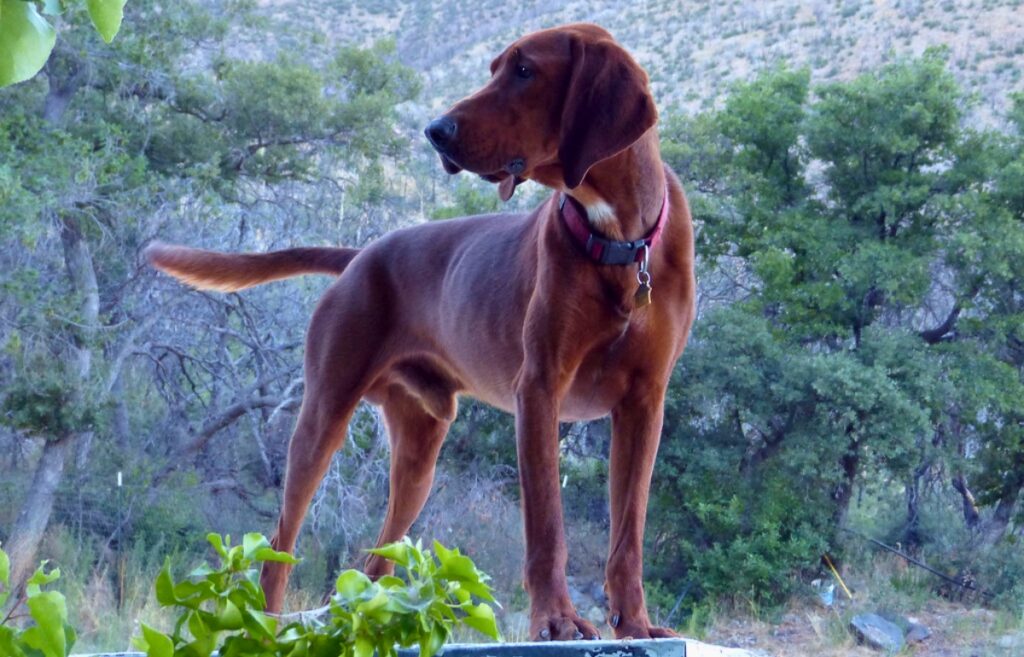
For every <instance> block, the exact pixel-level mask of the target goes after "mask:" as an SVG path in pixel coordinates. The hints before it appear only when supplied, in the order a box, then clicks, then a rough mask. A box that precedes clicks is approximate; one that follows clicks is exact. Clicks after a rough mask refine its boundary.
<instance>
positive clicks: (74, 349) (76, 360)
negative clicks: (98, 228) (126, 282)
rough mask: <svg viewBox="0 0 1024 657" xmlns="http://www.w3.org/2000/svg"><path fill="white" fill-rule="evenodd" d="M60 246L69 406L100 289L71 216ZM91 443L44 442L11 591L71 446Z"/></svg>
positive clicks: (31, 554) (22, 516)
mask: <svg viewBox="0 0 1024 657" xmlns="http://www.w3.org/2000/svg"><path fill="white" fill-rule="evenodd" d="M61 242H63V244H64V264H65V266H66V268H67V273H68V278H69V279H70V283H71V287H72V288H73V289H74V290H75V292H76V293H77V294H78V298H79V304H78V312H79V325H80V328H79V329H78V330H77V332H76V335H75V336H74V342H73V344H72V345H71V346H70V347H69V348H68V350H67V352H66V353H67V356H66V362H65V364H64V367H65V369H66V370H67V371H68V372H69V373H74V375H75V377H74V378H73V379H72V382H71V385H73V386H74V390H72V394H71V400H72V403H81V401H82V399H83V398H84V397H85V395H84V394H83V391H82V388H83V387H84V386H86V385H87V384H88V379H89V374H90V372H91V371H92V351H91V349H90V346H89V341H90V338H91V336H92V334H93V333H94V331H95V329H96V326H97V323H98V321H99V307H100V302H99V286H98V285H97V283H96V270H95V268H94V267H93V261H92V254H91V253H90V251H89V245H88V244H86V242H85V239H84V238H83V236H82V232H81V228H80V226H79V223H78V221H77V219H76V218H74V217H71V216H66V217H64V218H63V220H62V221H61ZM91 439H92V432H91V431H83V432H80V433H75V434H70V435H66V436H61V437H60V438H58V439H56V440H53V439H51V440H48V441H47V442H46V445H45V446H44V448H43V454H42V456H41V457H40V459H39V463H38V464H37V465H36V472H35V475H34V476H33V478H32V485H31V487H30V488H29V490H28V491H27V492H26V493H25V499H24V501H23V502H22V506H21V509H20V510H19V512H18V516H17V519H16V520H15V522H14V526H13V527H12V528H11V541H10V544H11V548H10V550H11V551H9V556H10V557H11V583H12V585H13V586H15V587H19V588H20V587H21V586H22V584H24V578H26V577H27V576H28V575H29V574H31V572H32V570H33V568H34V563H35V560H36V552H37V551H38V550H39V544H40V542H41V541H42V538H43V532H44V531H46V526H47V524H49V522H50V515H51V514H52V513H53V502H54V498H55V496H56V493H57V488H58V487H59V486H60V482H61V479H62V478H63V475H64V465H65V460H66V457H67V455H68V453H69V451H70V450H71V449H72V448H73V446H74V445H75V444H76V443H77V442H79V440H84V441H86V442H88V441H90V440H91Z"/></svg>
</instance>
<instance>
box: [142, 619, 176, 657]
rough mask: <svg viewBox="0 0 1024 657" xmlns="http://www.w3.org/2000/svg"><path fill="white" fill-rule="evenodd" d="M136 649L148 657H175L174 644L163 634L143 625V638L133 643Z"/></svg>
mask: <svg viewBox="0 0 1024 657" xmlns="http://www.w3.org/2000/svg"><path fill="white" fill-rule="evenodd" d="M133 643H134V644H135V647H136V648H138V649H139V650H141V651H143V652H144V653H146V655H147V656H148V657H174V642H173V641H171V637H169V636H167V635H166V634H164V633H163V632H158V631H157V630H154V629H153V628H152V627H150V626H149V625H146V624H145V623H142V636H141V637H136V638H135V639H134V641H133Z"/></svg>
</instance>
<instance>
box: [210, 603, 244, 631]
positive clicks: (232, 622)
mask: <svg viewBox="0 0 1024 657" xmlns="http://www.w3.org/2000/svg"><path fill="white" fill-rule="evenodd" d="M241 628H242V612H240V611H239V610H238V607H236V606H235V604H234V603H233V602H231V601H230V600H225V601H224V608H223V609H221V610H220V613H218V614H217V623H216V627H215V629H218V630H238V629H241Z"/></svg>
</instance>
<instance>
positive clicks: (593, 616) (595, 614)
mask: <svg viewBox="0 0 1024 657" xmlns="http://www.w3.org/2000/svg"><path fill="white" fill-rule="evenodd" d="M583 617H584V618H586V619H587V620H588V621H590V622H591V623H593V624H594V625H596V626H597V628H598V629H601V626H603V625H604V624H605V623H606V622H607V619H606V618H605V613H604V608H603V607H591V608H590V609H588V610H587V611H586V613H585V614H583Z"/></svg>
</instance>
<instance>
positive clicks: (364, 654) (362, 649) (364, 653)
mask: <svg viewBox="0 0 1024 657" xmlns="http://www.w3.org/2000/svg"><path fill="white" fill-rule="evenodd" d="M355 657H373V641H370V640H369V639H367V638H366V637H365V636H357V637H356V642H355Z"/></svg>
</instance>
